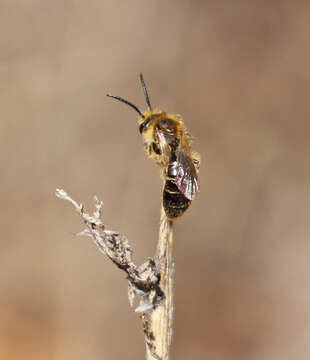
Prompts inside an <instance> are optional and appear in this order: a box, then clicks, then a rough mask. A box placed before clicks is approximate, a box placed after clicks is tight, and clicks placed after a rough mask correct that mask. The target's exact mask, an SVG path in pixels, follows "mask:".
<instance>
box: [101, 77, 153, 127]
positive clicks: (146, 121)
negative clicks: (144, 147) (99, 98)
mask: <svg viewBox="0 0 310 360" xmlns="http://www.w3.org/2000/svg"><path fill="white" fill-rule="evenodd" d="M140 81H141V85H142V89H143V92H144V97H145V101H146V104H147V106H148V110H149V111H148V112H152V107H151V102H150V98H149V95H148V92H147V88H146V86H145V82H144V79H143V75H142V74H141V73H140ZM107 96H109V97H111V98H113V99H116V100H118V101H121V102H123V103H124V104H127V105H129V106H130V107H132V108H133V109H134V110H135V111H136V112H137V113H138V114H139V116H140V117H141V118H142V122H141V123H140V125H139V132H140V134H142V133H143V131H144V130H146V129H147V128H148V127H149V125H150V123H151V121H152V116H151V114H148V112H146V113H145V114H143V113H142V112H141V111H140V110H139V109H138V107H137V106H136V105H134V104H132V103H131V102H129V101H127V100H125V99H123V98H121V97H119V96H115V95H112V94H107Z"/></svg>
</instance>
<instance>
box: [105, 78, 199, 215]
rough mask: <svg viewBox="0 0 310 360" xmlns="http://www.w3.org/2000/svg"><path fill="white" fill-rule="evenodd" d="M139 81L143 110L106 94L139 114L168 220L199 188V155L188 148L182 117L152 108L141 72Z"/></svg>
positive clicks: (189, 138)
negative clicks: (159, 175)
mask: <svg viewBox="0 0 310 360" xmlns="http://www.w3.org/2000/svg"><path fill="white" fill-rule="evenodd" d="M140 81H141V85H142V88H143V92H144V97H145V100H146V104H147V106H148V109H147V110H146V111H140V110H139V109H138V107H137V106H135V105H133V104H132V103H130V102H129V101H127V100H125V99H123V98H121V97H119V96H115V95H112V94H107V96H109V97H112V98H114V99H116V100H118V101H121V102H123V103H125V104H127V105H129V106H130V107H132V108H133V109H134V110H135V111H136V112H137V113H138V114H139V120H138V124H139V131H140V133H141V135H142V137H143V144H144V148H145V150H146V153H147V155H148V156H149V157H150V158H151V159H153V160H154V161H155V162H156V163H158V164H160V165H161V166H162V169H163V178H164V190H163V206H164V209H165V212H166V215H167V217H168V218H169V219H170V220H175V219H176V218H178V217H179V216H181V215H182V214H183V213H184V212H185V211H186V210H187V208H188V207H189V205H190V204H191V202H192V200H193V199H194V198H195V195H196V194H197V193H198V191H199V182H198V170H199V164H200V156H199V154H197V153H194V152H192V150H191V145H192V142H193V139H192V137H191V135H190V134H189V132H188V131H187V129H186V128H185V126H184V123H183V120H182V117H181V116H180V115H173V114H169V113H167V112H164V111H161V110H153V109H152V106H151V102H150V98H149V95H148V91H147V88H146V85H145V82H144V78H143V76H142V74H140Z"/></svg>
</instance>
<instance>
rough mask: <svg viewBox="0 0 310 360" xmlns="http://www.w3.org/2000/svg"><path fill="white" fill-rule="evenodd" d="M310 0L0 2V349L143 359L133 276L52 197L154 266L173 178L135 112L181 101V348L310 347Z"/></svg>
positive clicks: (289, 352)
mask: <svg viewBox="0 0 310 360" xmlns="http://www.w3.org/2000/svg"><path fill="white" fill-rule="evenodd" d="M309 12H310V4H309V2H306V1H296V2H291V1H270V0H269V1H241V0H237V1H233V2H232V1H218V2H214V1H185V0H183V1H175V0H174V1H169V2H167V1H163V0H159V1H153V2H146V1H141V0H132V1H130V2H125V1H124V2H121V1H114V2H112V1H105V0H101V1H100V0H93V1H88V2H86V1H82V0H69V1H66V2H63V1H59V0H54V1H39V0H27V1H25V0H21V1H14V0H2V1H1V3H0V113H1V121H0V136H1V143H0V144H1V151H0V165H1V204H0V209H1V216H0V222H1V243H0V289H1V292H0V359H13V360H17V359H25V360H28V359H29V360H30V359H31V360H37V359H48V360H49V359H55V360H56V359H57V360H71V359H74V360H79V359H92V360H99V359H100V360H103V359H109V360H110V359H111V360H112V359H113V360H118V359H143V357H144V343H143V336H142V330H141V324H140V322H139V319H138V318H137V317H136V315H135V314H134V312H133V311H132V310H131V309H130V308H129V306H128V302H127V295H126V293H127V283H126V281H125V276H124V274H122V273H121V272H120V271H119V270H117V269H116V268H115V267H114V266H113V265H111V264H110V262H109V261H108V260H107V259H105V258H104V257H103V256H102V255H101V254H100V253H99V252H98V251H97V250H96V248H95V247H94V245H93V244H92V243H91V241H89V240H88V239H86V238H76V237H74V236H73V233H74V232H78V231H80V230H81V229H82V224H81V221H80V219H79V218H78V216H77V215H76V214H75V213H74V212H73V210H72V208H70V206H69V204H67V203H64V202H62V201H60V200H58V199H56V198H55V196H54V191H55V188H56V187H62V188H64V189H66V190H67V191H68V192H69V193H70V194H71V195H72V196H73V197H74V198H75V199H76V200H78V201H82V202H84V203H85V204H86V205H87V206H90V205H91V204H92V196H93V195H94V194H97V195H98V196H99V197H100V198H101V199H103V200H104V203H105V211H104V219H105V222H106V224H107V225H108V227H109V228H111V229H114V230H116V229H117V230H119V231H121V232H123V233H125V234H126V235H127V236H128V238H129V240H130V241H131V243H132V245H133V246H134V249H135V260H136V262H137V263H142V262H143V261H144V260H145V259H146V258H147V257H148V256H150V255H152V254H153V252H154V248H155V243H156V239H157V229H158V221H159V207H160V189H161V182H160V178H159V172H158V168H157V167H156V165H155V164H154V163H152V162H151V161H150V160H149V159H147V157H146V156H145V153H144V150H143V146H142V140H141V137H140V134H139V133H138V126H137V116H136V114H135V113H134V112H133V111H132V110H131V109H129V108H128V107H126V106H125V105H122V104H119V103H116V102H115V101H113V100H111V99H108V98H106V96H105V94H106V93H107V92H113V93H115V94H117V95H120V96H123V97H125V98H126V99H128V100H130V101H132V102H133V103H135V104H136V105H137V106H139V107H140V108H141V109H143V108H145V103H144V98H143V93H142V90H141V87H140V85H139V81H138V73H139V72H140V71H142V72H143V73H144V76H145V79H146V82H147V85H148V87H149V90H150V96H151V101H152V103H153V105H154V106H158V107H160V108H161V109H163V110H167V111H169V112H172V113H179V114H182V115H183V117H184V121H185V123H186V125H187V126H188V128H189V129H190V130H191V132H192V133H193V135H194V136H195V139H196V141H195V146H194V148H195V150H197V151H199V152H200V153H201V156H202V169H201V194H200V196H199V197H198V199H197V200H196V201H195V202H194V204H193V205H192V207H191V209H190V211H189V212H188V214H187V216H186V217H184V218H183V219H181V220H180V221H178V223H177V224H176V226H175V239H176V241H175V260H176V276H175V290H176V296H175V301H176V312H175V331H174V339H173V346H172V359H178V360H185V359H212V360H228V359H229V360H231V359H233V360H235V359H236V360H237V359H238V360H245V359H251V360H269V359H270V360H271V359H273V360H274V359H281V360H289V359H298V360H303V359H309V356H310V342H309V334H310V284H309V281H308V279H309V275H310V261H309V260H310V239H309V233H310V221H309V216H310V192H309V190H310V182H309V181H310V166H309V155H310V145H309V135H310V121H309V113H310V111H309V108H310V107H309V104H310V101H309V98H310V93H309V92H310V67H309V64H310V42H309V37H310V28H309Z"/></svg>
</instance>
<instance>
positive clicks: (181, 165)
mask: <svg viewBox="0 0 310 360" xmlns="http://www.w3.org/2000/svg"><path fill="white" fill-rule="evenodd" d="M176 160H177V176H176V185H177V187H178V189H179V190H180V192H181V193H182V194H184V196H185V197H186V198H187V199H189V200H194V198H195V196H196V194H197V193H198V192H199V181H198V174H197V170H196V167H195V165H194V162H193V159H192V157H191V155H190V151H189V149H187V147H186V146H185V144H182V143H181V144H180V146H179V147H178V149H177V150H176Z"/></svg>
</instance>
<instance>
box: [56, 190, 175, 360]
mask: <svg viewBox="0 0 310 360" xmlns="http://www.w3.org/2000/svg"><path fill="white" fill-rule="evenodd" d="M56 196H57V197H59V198H60V199H63V200H66V201H68V202H70V203H71V204H72V205H73V207H74V208H75V210H76V211H77V212H78V214H79V215H80V217H81V218H82V220H83V222H84V224H85V225H86V229H84V230H83V231H81V232H80V233H78V234H77V235H83V236H88V237H90V238H92V240H93V242H94V243H95V245H96V246H97V247H98V249H99V250H100V251H101V252H102V253H103V254H104V255H106V256H107V257H108V258H109V259H110V260H111V261H112V262H113V263H114V264H115V265H116V266H117V267H118V268H119V269H121V270H123V271H125V273H126V274H127V279H128V285H129V287H128V298H129V303H130V305H131V306H132V305H133V303H134V299H135V297H138V298H139V300H140V302H139V306H138V307H137V308H136V310H135V311H136V312H137V313H139V314H140V318H141V320H142V325H143V330H144V336H145V342H146V359H147V360H153V359H155V360H168V359H169V347H170V344H171V337H172V320H173V288H172V287H173V278H172V277H173V266H174V265H173V259H172V248H173V236H172V235H173V233H172V221H169V220H167V218H166V215H165V212H164V209H162V212H161V221H160V230H159V241H158V245H157V250H156V254H155V257H154V258H149V259H148V260H147V261H146V262H145V263H144V264H142V265H140V266H137V265H136V264H134V262H133V261H132V258H131V255H132V252H133V251H132V248H131V246H130V244H129V242H128V240H127V238H126V236H124V235H121V234H120V233H118V232H117V231H112V230H106V228H105V225H104V224H103V222H102V220H101V213H102V207H103V203H102V201H99V200H98V199H97V197H95V198H94V202H95V211H94V212H93V214H92V215H89V214H87V213H86V212H85V210H84V206H83V205H82V204H78V203H77V202H76V201H74V200H73V199H72V198H71V197H70V196H69V195H68V194H67V193H66V192H65V191H64V190H60V189H57V190H56Z"/></svg>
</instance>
